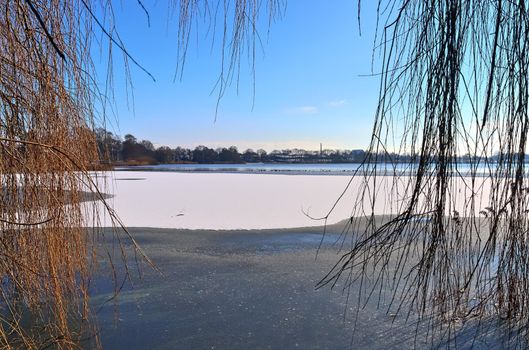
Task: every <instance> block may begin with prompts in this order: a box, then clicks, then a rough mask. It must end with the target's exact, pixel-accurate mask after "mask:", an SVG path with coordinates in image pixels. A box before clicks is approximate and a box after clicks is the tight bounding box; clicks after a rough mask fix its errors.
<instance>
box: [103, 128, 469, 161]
mask: <svg viewBox="0 0 529 350" xmlns="http://www.w3.org/2000/svg"><path fill="white" fill-rule="evenodd" d="M94 134H95V137H96V140H97V148H98V151H99V156H100V160H101V162H102V163H117V162H118V163H119V162H125V163H127V164H157V163H158V164H164V163H190V162H192V163H202V164H207V163H259V162H271V163H361V162H364V161H365V160H366V159H369V161H370V162H373V161H376V162H377V163H386V162H413V160H414V157H413V156H411V155H402V154H396V153H379V154H376V156H375V154H374V153H369V152H366V151H364V150H361V149H356V150H352V151H351V150H333V149H324V150H322V152H320V151H307V150H304V149H299V148H294V149H284V150H274V151H272V152H270V153H267V152H266V151H265V150H264V149H258V150H257V151H254V150H253V149H247V150H245V151H244V152H243V153H240V152H239V150H238V149H237V147H235V146H230V147H219V148H217V149H213V148H209V147H207V146H204V145H200V146H197V147H195V148H194V149H193V150H191V149H188V148H184V147H181V146H178V147H176V148H170V147H168V146H160V147H158V148H156V147H155V146H154V144H153V143H152V142H151V141H149V140H141V141H139V140H138V139H137V138H136V137H135V136H134V135H132V134H126V135H125V136H124V137H123V139H121V138H120V137H119V136H117V135H114V134H113V133H112V132H109V131H107V130H105V129H102V128H97V129H95V130H94ZM465 159H466V160H468V157H464V156H462V157H461V159H460V161H462V162H464V161H465Z"/></svg>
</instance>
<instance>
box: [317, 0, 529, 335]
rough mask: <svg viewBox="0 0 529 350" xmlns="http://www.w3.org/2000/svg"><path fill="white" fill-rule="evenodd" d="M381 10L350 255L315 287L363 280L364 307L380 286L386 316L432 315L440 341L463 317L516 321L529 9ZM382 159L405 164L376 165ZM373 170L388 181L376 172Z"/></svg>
mask: <svg viewBox="0 0 529 350" xmlns="http://www.w3.org/2000/svg"><path fill="white" fill-rule="evenodd" d="M378 8H380V9H385V12H384V16H387V17H385V20H384V19H382V20H381V21H380V23H384V24H383V25H382V27H381V28H380V32H381V33H382V36H381V38H380V41H381V42H380V46H379V49H378V50H377V52H379V53H380V59H381V62H382V67H381V73H380V94H379V103H378V108H377V111H376V116H375V123H374V127H373V137H372V140H371V143H370V146H369V150H368V154H369V158H368V159H367V161H366V162H365V163H364V164H362V169H361V170H362V171H360V174H361V175H359V176H357V177H356V179H355V181H358V182H359V184H360V185H359V187H358V191H359V195H358V197H357V200H356V202H355V203H354V208H353V214H352V217H351V225H350V227H352V228H354V229H351V231H352V232H353V231H355V232H353V233H351V237H352V245H351V247H352V248H351V249H350V251H349V252H347V253H346V254H344V256H343V257H342V258H341V259H340V261H339V262H338V263H337V264H336V266H335V267H334V269H333V270H332V271H331V272H330V273H329V274H328V275H327V276H326V277H325V278H324V279H323V280H322V281H321V282H320V284H319V285H320V286H323V285H336V284H337V283H341V284H342V285H344V288H346V289H347V286H350V285H351V283H352V282H353V281H360V283H361V285H362V288H361V290H362V292H361V296H362V297H364V298H365V299H370V298H373V297H376V296H377V295H378V297H379V298H383V296H382V292H380V291H382V290H387V289H389V290H391V291H392V293H393V296H392V297H391V298H389V300H385V302H386V304H385V305H386V306H387V307H388V309H391V308H394V309H396V310H398V312H400V313H403V314H405V315H408V316H409V315H410V314H415V315H417V317H418V318H419V319H423V320H430V316H432V315H434V316H435V317H436V319H437V320H440V322H436V323H431V324H430V326H431V327H433V328H435V329H437V330H439V329H445V330H448V333H449V334H450V333H451V332H452V331H455V330H456V329H457V327H458V325H460V324H461V323H460V321H461V320H468V319H472V318H475V319H478V320H481V319H483V318H486V317H499V318H501V319H507V320H509V322H510V323H509V324H510V325H512V326H516V327H521V326H526V325H527V315H528V313H529V268H528V267H529V254H528V252H529V240H528V237H529V215H528V212H529V207H528V205H529V202H528V199H529V198H528V195H529V191H528V188H529V186H528V185H529V181H528V176H527V171H526V159H525V152H526V150H527V132H528V126H529V116H528V98H529V88H528V86H529V85H528V79H529V75H528V69H529V51H528V49H529V27H528V25H529V16H528V14H527V5H526V4H525V2H524V1H515V2H513V1H502V0H495V1H472V0H445V1H413V0H407V1H397V0H388V1H379V4H378ZM390 152H391V153H397V154H406V155H410V156H411V157H410V158H411V161H410V162H409V163H407V164H402V163H399V164H396V163H395V164H390V165H388V164H384V165H381V164H380V160H379V159H378V157H379V155H380V154H388V153H390ZM461 159H464V162H462V161H461ZM382 166H384V167H385V168H386V169H387V168H388V167H389V168H391V169H393V172H392V174H391V176H381V175H379V174H380V173H381V172H380V168H381V167H382ZM380 208H384V210H381V209H380ZM382 213H384V214H389V215H390V218H389V219H387V217H386V218H384V217H380V216H377V214H382ZM377 291H379V292H377ZM434 325H435V327H434Z"/></svg>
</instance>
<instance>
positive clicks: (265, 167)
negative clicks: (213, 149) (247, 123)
mask: <svg viewBox="0 0 529 350" xmlns="http://www.w3.org/2000/svg"><path fill="white" fill-rule="evenodd" d="M373 166H374V165H373V164H371V165H369V166H368V167H369V168H366V165H364V167H363V168H362V167H361V164H359V163H317V164H299V163H292V164H286V163H248V164H159V165H146V166H133V167H118V168H116V169H115V170H117V171H121V170H138V171H169V172H227V173H257V174H274V173H276V174H307V175H353V174H354V173H355V172H360V173H362V172H363V171H366V170H369V171H371V170H372V169H373ZM417 167H418V164H391V163H380V164H377V165H376V169H377V173H379V174H380V175H393V174H394V173H397V174H400V175H405V174H410V173H413V172H414V171H416V170H417ZM451 170H452V171H454V172H459V173H461V174H463V175H465V174H469V173H470V172H471V171H472V170H473V171H474V172H476V173H477V174H486V173H488V172H489V171H490V170H492V171H493V170H494V168H493V169H490V170H489V169H488V168H487V167H486V166H483V165H480V166H476V165H472V164H470V163H458V164H454V166H453V168H452V169H451Z"/></svg>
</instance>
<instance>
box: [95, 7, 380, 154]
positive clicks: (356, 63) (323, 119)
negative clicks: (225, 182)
mask: <svg viewBox="0 0 529 350" xmlns="http://www.w3.org/2000/svg"><path fill="white" fill-rule="evenodd" d="M143 2H144V4H145V6H146V7H147V9H148V11H149V13H150V20H151V25H150V27H149V26H148V24H147V19H146V16H145V14H144V12H143V11H142V9H141V8H140V7H139V6H137V5H136V2H135V1H126V2H116V4H115V5H114V6H115V8H114V11H115V16H116V22H117V23H116V26H117V30H118V31H119V33H120V36H121V39H122V40H123V42H124V43H125V45H126V46H127V49H128V51H129V52H130V53H131V54H132V55H133V56H134V58H135V59H136V60H138V61H139V62H140V63H141V64H142V65H143V66H145V67H146V68H147V69H148V70H149V71H150V72H151V73H152V74H153V75H154V76H155V77H156V82H153V81H152V80H151V79H150V78H149V77H148V76H147V75H146V74H144V73H143V72H142V71H141V70H139V69H138V68H136V67H135V66H133V65H131V67H130V71H131V76H132V84H133V86H134V101H133V102H132V101H131V99H130V96H129V98H127V89H126V87H125V78H124V74H123V71H124V68H123V64H122V61H123V60H122V58H121V57H122V56H121V55H119V54H116V55H115V61H114V75H115V77H114V85H115V109H116V115H117V117H109V118H108V122H107V127H108V129H110V130H112V131H113V132H115V133H117V134H119V135H121V136H123V135H124V134H126V133H131V134H134V135H135V136H136V137H137V138H138V139H149V140H151V141H152V142H153V143H155V144H156V145H169V146H173V147H174V146H177V145H181V146H186V147H191V148H193V147H195V146H197V145H200V144H203V145H207V146H212V147H221V146H231V145H235V146H237V147H238V148H239V149H240V150H244V149H246V148H254V149H257V148H264V149H266V150H269V151H271V150H273V149H282V148H294V147H297V148H305V149H318V148H319V143H320V142H322V143H323V145H324V148H340V149H356V148H365V147H367V145H368V143H369V139H370V134H371V129H372V123H373V118H374V113H375V108H376V101H377V93H378V79H377V77H365V76H361V75H366V74H369V73H371V58H372V47H373V39H374V25H375V23H374V22H375V9H374V8H369V6H370V5H371V4H369V3H370V2H362V6H363V7H362V35H361V36H360V35H359V32H358V22H357V18H356V16H357V12H356V11H357V7H356V3H357V2H356V1H352V0H335V1H333V2H332V5H329V3H326V2H322V1H317V0H303V1H301V0H290V1H288V5H287V8H286V11H285V13H284V16H283V17H282V19H280V20H279V21H276V22H275V23H273V24H272V26H271V28H270V31H269V33H268V26H267V24H266V22H267V21H266V18H263V19H264V20H263V21H262V22H263V26H261V27H260V28H259V32H260V35H261V39H262V42H263V46H262V49H258V52H257V57H256V61H255V64H256V72H255V73H256V76H255V99H254V98H253V82H252V78H251V73H250V65H249V62H248V60H245V59H243V60H242V61H241V75H240V80H239V88H238V89H237V86H236V84H235V83H234V84H232V86H231V87H230V88H228V91H227V92H226V94H225V95H224V97H223V98H222V100H221V102H220V107H219V110H218V115H217V119H216V121H215V107H216V103H217V96H218V95H217V91H213V92H212V89H213V88H214V86H215V82H216V80H217V78H218V75H219V73H220V68H221V64H220V63H221V56H220V50H219V41H220V40H219V36H218V35H220V34H219V33H217V36H216V37H215V41H214V43H213V44H212V38H213V37H212V36H211V34H210V35H209V36H208V35H206V29H207V26H205V25H204V26H202V27H200V28H199V29H198V30H197V31H195V32H193V35H192V37H191V41H190V45H189V49H188V55H187V60H186V65H185V68H184V71H183V76H182V78H181V79H177V80H176V81H174V79H173V78H174V75H175V72H176V69H177V24H178V22H177V18H176V17H174V16H173V17H171V15H170V10H169V8H168V5H167V3H166V2H165V1H160V0H158V1H146V0H144V1H143ZM125 3H126V4H127V5H125ZM132 3H134V4H132ZM265 16H266V15H265ZM114 50H115V51H117V49H114ZM95 62H96V66H97V68H98V70H99V79H100V81H101V82H103V81H104V74H103V72H104V69H105V66H106V59H104V58H101V59H100V58H99V57H95ZM377 62H378V61H375V66H374V69H375V70H377V69H378V66H377Z"/></svg>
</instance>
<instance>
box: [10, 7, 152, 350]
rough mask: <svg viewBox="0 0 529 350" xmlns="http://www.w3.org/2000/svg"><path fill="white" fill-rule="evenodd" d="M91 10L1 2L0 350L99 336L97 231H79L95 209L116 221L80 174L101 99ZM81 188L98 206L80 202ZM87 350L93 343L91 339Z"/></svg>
mask: <svg viewBox="0 0 529 350" xmlns="http://www.w3.org/2000/svg"><path fill="white" fill-rule="evenodd" d="M139 3H141V2H139ZM96 4H97V3H96ZM101 4H102V5H103V3H101ZM93 6H95V4H94V2H92V1H87V0H86V1H85V0H82V1H47V0H39V1H36V0H32V1H29V0H3V1H2V0H0V247H1V250H2V252H1V253H0V278H1V280H2V283H1V284H0V295H1V296H0V348H2V349H4V348H7V349H11V348H26V349H42V348H60V349H71V348H78V347H79V344H80V343H79V342H80V341H81V340H82V339H85V338H86V337H87V336H88V337H92V336H94V335H96V334H97V331H96V329H95V324H94V323H93V322H92V321H93V317H92V313H91V312H90V307H89V295H88V287H89V284H90V280H91V276H92V273H93V272H94V269H95V268H96V267H97V263H98V259H99V256H98V254H99V253H98V251H97V250H96V244H97V242H98V239H99V237H100V233H99V231H98V230H97V229H88V228H87V227H91V226H97V225H98V223H99V217H100V215H101V210H106V211H107V212H109V214H110V217H111V219H112V222H113V224H114V225H115V226H117V227H120V226H121V227H123V228H124V225H123V223H122V222H121V221H120V220H119V218H118V217H117V216H116V214H115V213H114V212H113V211H112V209H111V207H110V205H109V204H108V203H107V202H106V201H105V197H104V195H103V193H102V192H101V191H100V186H104V183H101V182H100V181H97V182H96V180H94V175H93V174H92V173H90V172H89V171H88V169H91V168H93V167H94V165H97V161H98V159H99V157H98V153H97V148H96V143H95V137H94V133H93V132H92V130H93V128H94V125H95V123H96V122H100V120H98V119H97V118H98V115H97V114H95V113H94V110H97V103H98V102H99V101H98V100H97V99H98V98H101V95H100V94H99V90H98V89H97V86H95V81H94V79H95V69H94V66H93V64H92V57H91V48H92V39H93V37H94V36H95V35H97V34H98V33H99V32H98V31H101V30H105V24H104V23H102V22H100V21H97V23H96V25H95V26H94V22H95V16H94V11H93V10H92V7H93ZM104 6H110V5H108V4H106V5H103V7H104ZM98 25H99V27H98ZM94 28H95V29H94ZM107 33H108V32H107ZM109 39H111V38H109ZM123 53H124V54H125V55H128V53H127V52H126V51H123ZM129 58H130V57H129ZM133 62H135V61H133ZM140 68H141V67H140ZM103 97H104V96H103ZM86 192H89V193H95V194H96V196H95V197H96V198H97V200H98V202H99V203H103V205H102V207H101V205H100V204H99V203H95V202H85V200H84V194H85V193H86ZM101 208H102V209H101ZM88 212H90V216H89V215H87V213H88ZM125 232H126V234H127V235H128V239H129V241H130V242H132V245H133V247H134V251H135V252H137V253H139V254H140V256H142V257H143V258H144V260H146V261H147V262H148V263H149V264H151V265H152V266H153V264H152V262H151V261H150V260H149V259H148V257H147V256H146V255H145V254H144V253H143V251H142V250H141V248H140V247H139V246H138V245H137V243H136V242H135V241H134V239H133V238H132V237H131V236H130V234H128V231H126V230H125ZM118 240H119V241H120V242H121V238H119V237H118ZM121 252H122V255H121V258H122V259H124V261H126V255H125V254H124V249H123V247H121ZM109 258H110V259H113V258H112V257H111V256H110V255H109ZM110 263H111V265H112V266H114V263H113V262H112V260H111V262H110ZM125 269H126V271H127V272H126V273H128V269H127V267H126V265H125ZM114 284H115V288H116V289H118V288H119V285H118V282H117V281H114ZM27 320H30V321H27ZM90 344H93V346H96V347H97V346H98V345H100V344H98V339H97V336H94V339H92V340H91V341H90Z"/></svg>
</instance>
